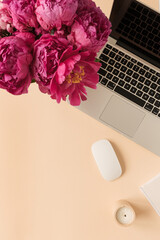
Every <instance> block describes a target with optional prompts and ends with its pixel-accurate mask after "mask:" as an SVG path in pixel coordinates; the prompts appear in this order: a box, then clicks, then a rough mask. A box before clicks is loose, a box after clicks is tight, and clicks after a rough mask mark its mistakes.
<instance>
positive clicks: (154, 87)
mask: <svg viewBox="0 0 160 240" xmlns="http://www.w3.org/2000/svg"><path fill="white" fill-rule="evenodd" d="M156 87H157V84H155V83H152V84H151V88H152V89H154V90H155V89H156ZM157 91H158V88H157ZM159 91H160V88H159ZM159 91H158V92H159Z"/></svg>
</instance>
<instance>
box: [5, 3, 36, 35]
mask: <svg viewBox="0 0 160 240" xmlns="http://www.w3.org/2000/svg"><path fill="white" fill-rule="evenodd" d="M35 1H36V0H18V1H17V0H7V2H8V4H9V9H10V12H11V16H12V18H13V25H14V27H15V28H16V29H17V30H19V31H20V32H23V31H29V30H30V29H31V28H37V27H38V22H37V19H36V15H35Z"/></svg>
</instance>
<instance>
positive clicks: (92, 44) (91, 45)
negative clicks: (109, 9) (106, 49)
mask: <svg viewBox="0 0 160 240" xmlns="http://www.w3.org/2000/svg"><path fill="white" fill-rule="evenodd" d="M81 1H82V0H81ZM87 1H89V0H87ZM82 2H83V1H82ZM110 28H111V23H110V21H109V20H108V18H107V17H106V16H105V15H104V13H103V12H102V11H101V9H100V8H98V7H94V6H93V5H92V4H91V6H88V5H87V6H84V7H82V8H80V9H79V10H78V11H77V17H76V18H75V20H74V23H73V25H72V27H71V33H70V34H69V35H68V40H69V41H70V42H71V43H72V44H75V45H76V46H77V47H80V46H81V47H82V49H83V50H89V51H93V52H98V51H99V50H100V49H101V48H102V47H103V46H104V45H105V43H106V42H107V40H108V36H109V34H110V33H111V29H110Z"/></svg>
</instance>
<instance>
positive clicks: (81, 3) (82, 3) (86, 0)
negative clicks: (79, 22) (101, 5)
mask: <svg viewBox="0 0 160 240" xmlns="http://www.w3.org/2000/svg"><path fill="white" fill-rule="evenodd" d="M86 6H90V7H96V4H95V2H93V1H92V0H78V9H80V8H82V7H86Z"/></svg>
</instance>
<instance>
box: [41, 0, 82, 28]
mask: <svg viewBox="0 0 160 240" xmlns="http://www.w3.org/2000/svg"><path fill="white" fill-rule="evenodd" d="M77 7H78V0H45V1H44V0H37V8H36V15H37V19H38V22H39V24H40V25H41V26H42V28H44V29H45V30H47V31H51V30H52V29H53V28H55V27H56V28H57V29H60V28H61V26H62V24H65V25H67V26H69V25H71V23H72V22H73V19H74V17H75V13H76V10H77Z"/></svg>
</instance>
